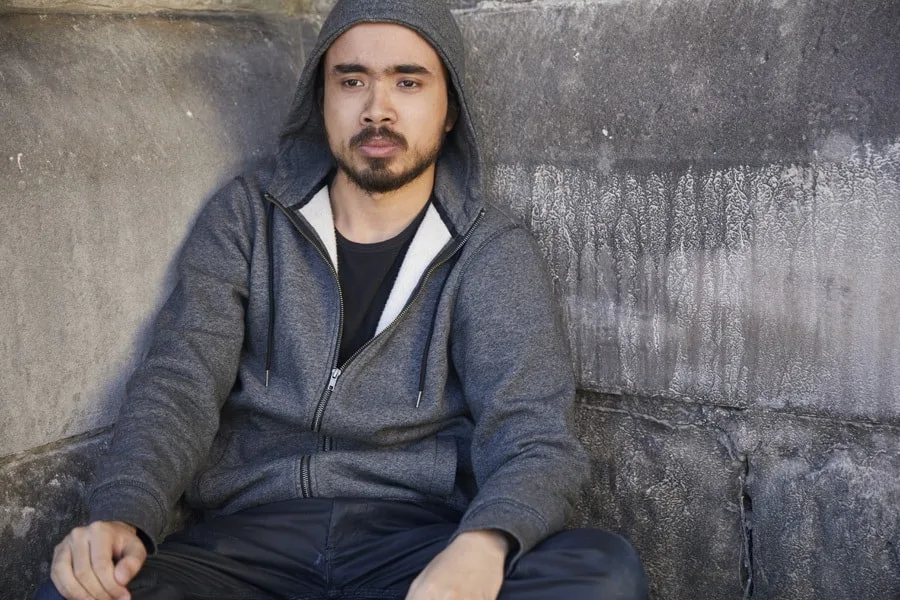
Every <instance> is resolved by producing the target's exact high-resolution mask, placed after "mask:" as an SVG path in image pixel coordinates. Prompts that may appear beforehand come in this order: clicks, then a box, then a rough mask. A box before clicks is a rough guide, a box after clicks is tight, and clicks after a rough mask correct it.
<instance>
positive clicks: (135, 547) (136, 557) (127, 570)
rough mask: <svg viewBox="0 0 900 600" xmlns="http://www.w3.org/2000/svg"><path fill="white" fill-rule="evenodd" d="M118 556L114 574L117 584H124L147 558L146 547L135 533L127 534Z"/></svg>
mask: <svg viewBox="0 0 900 600" xmlns="http://www.w3.org/2000/svg"><path fill="white" fill-rule="evenodd" d="M120 556H121V558H119V560H118V561H117V562H116V572H115V576H116V581H117V582H118V583H119V585H122V586H125V585H128V582H129V581H131V580H132V579H134V576H135V575H137V574H138V571H140V570H141V567H142V566H144V561H145V560H147V548H145V547H144V542H142V541H141V540H140V538H138V537H137V536H136V535H135V536H128V537H126V538H125V541H124V545H123V546H122V551H121V553H120Z"/></svg>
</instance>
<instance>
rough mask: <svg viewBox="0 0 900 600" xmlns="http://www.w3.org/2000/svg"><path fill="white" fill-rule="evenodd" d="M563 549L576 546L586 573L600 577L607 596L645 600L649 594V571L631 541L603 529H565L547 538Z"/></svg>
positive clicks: (598, 579)
mask: <svg viewBox="0 0 900 600" xmlns="http://www.w3.org/2000/svg"><path fill="white" fill-rule="evenodd" d="M545 544H552V545H553V546H555V547H556V548H558V549H560V550H563V549H565V550H575V551H577V553H578V555H579V556H580V557H581V565H582V569H583V573H584V574H585V575H588V576H595V577H597V581H598V582H600V583H601V585H602V589H603V592H604V596H603V597H604V598H610V599H612V598H616V599H619V598H621V599H623V600H624V599H629V600H644V599H646V598H648V597H649V593H650V592H649V583H648V581H647V574H646V572H645V571H644V567H643V565H641V559H640V557H639V556H638V553H637V551H636V550H635V549H634V547H633V546H632V545H631V543H630V542H629V541H628V540H626V539H625V538H623V537H622V536H620V535H617V534H615V533H612V532H609V531H605V530H603V529H572V530H569V531H563V532H560V533H558V534H556V535H555V536H553V537H552V538H550V539H549V540H547V542H545Z"/></svg>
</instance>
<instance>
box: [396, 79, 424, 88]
mask: <svg viewBox="0 0 900 600" xmlns="http://www.w3.org/2000/svg"><path fill="white" fill-rule="evenodd" d="M397 85H398V86H400V87H402V88H404V89H407V90H411V89H414V88H417V87H419V82H418V81H413V80H412V79H401V80H400V81H399V82H398V83H397Z"/></svg>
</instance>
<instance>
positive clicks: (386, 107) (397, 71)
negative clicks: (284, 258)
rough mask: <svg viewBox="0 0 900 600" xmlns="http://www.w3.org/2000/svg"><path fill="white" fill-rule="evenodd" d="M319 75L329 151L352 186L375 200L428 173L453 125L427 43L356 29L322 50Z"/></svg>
mask: <svg viewBox="0 0 900 600" xmlns="http://www.w3.org/2000/svg"><path fill="white" fill-rule="evenodd" d="M323 75H324V77H323V82H324V104H323V112H324V116H325V129H326V132H327V134H328V144H329V146H330V147H331V152H332V154H334V157H335V160H336V161H337V163H338V166H339V167H340V169H341V171H343V173H344V174H345V175H347V177H348V178H349V179H350V180H351V181H353V182H354V183H355V184H356V185H358V186H359V187H360V188H362V189H363V190H365V191H367V192H376V193H382V192H388V191H392V190H396V189H399V188H401V187H403V186H404V185H406V184H407V183H409V182H410V181H413V180H415V179H416V178H418V177H420V176H421V175H422V174H423V173H426V172H427V171H429V169H430V168H431V167H432V166H433V165H434V162H435V160H437V156H438V154H439V153H440V149H441V145H442V144H443V140H444V135H445V134H446V133H447V132H449V131H450V129H451V128H452V127H453V123H452V122H451V120H450V119H448V118H447V81H446V78H445V75H444V69H443V66H442V63H441V60H440V58H439V57H438V55H437V53H436V52H435V51H434V49H433V48H432V47H431V45H430V44H429V43H428V42H426V41H425V40H424V39H423V38H422V37H421V36H419V34H417V33H415V32H414V31H412V30H411V29H407V28H406V27H403V26H401V25H395V24H393V23H364V24H360V25H356V26H354V27H352V28H351V29H349V30H347V31H346V32H345V33H344V34H343V35H341V36H340V37H339V38H338V39H337V40H335V42H334V43H333V44H332V45H331V47H330V48H329V49H328V51H327V53H326V54H325V59H324V61H323Z"/></svg>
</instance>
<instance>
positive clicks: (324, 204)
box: [297, 185, 338, 271]
mask: <svg viewBox="0 0 900 600" xmlns="http://www.w3.org/2000/svg"><path fill="white" fill-rule="evenodd" d="M297 212H299V213H300V214H301V215H303V218H305V219H306V220H307V222H308V223H309V225H310V226H311V227H312V228H313V231H315V232H316V233H317V234H319V239H321V240H322V243H323V244H325V249H326V250H327V251H328V257H329V258H331V264H332V265H333V266H334V270H335V271H337V268H338V259H337V239H335V236H334V214H333V213H332V212H331V196H330V195H329V194H328V186H327V185H325V186H322V189H321V190H319V191H318V192H316V195H315V196H313V197H312V199H311V200H310V201H309V202H307V203H306V206H304V207H303V208H301V209H300V210H298V211H297Z"/></svg>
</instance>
